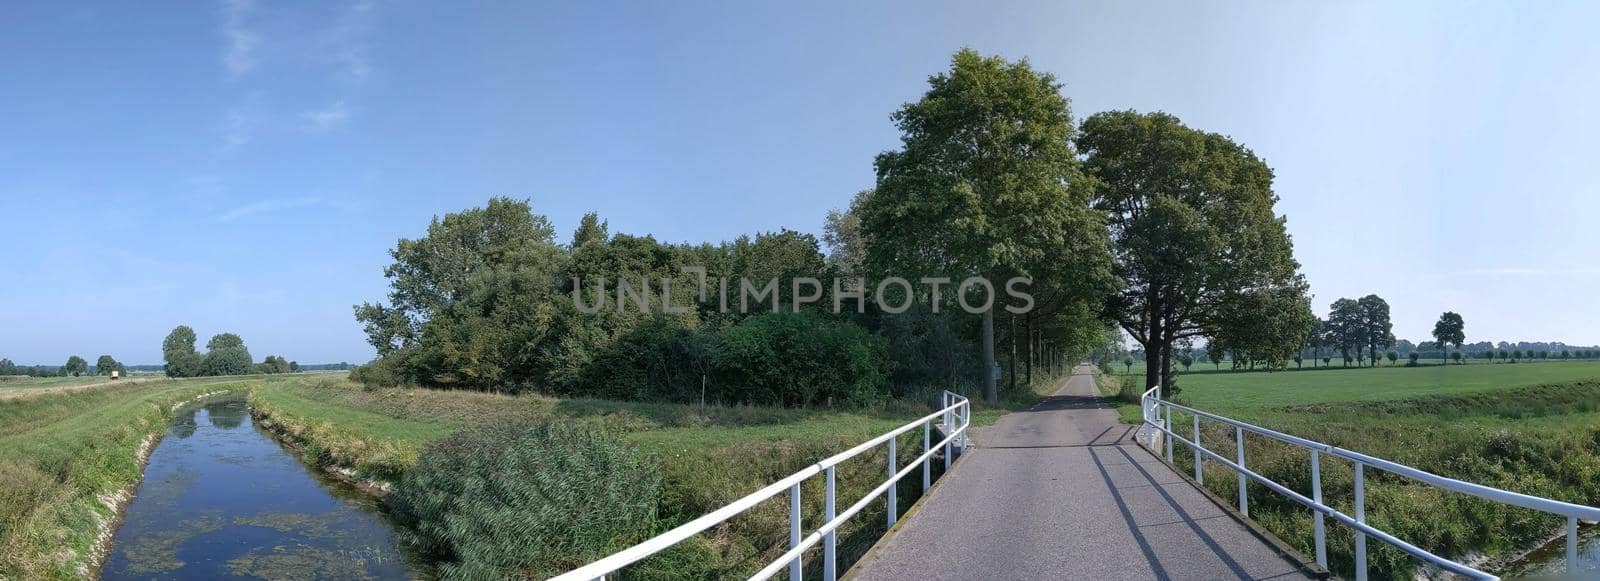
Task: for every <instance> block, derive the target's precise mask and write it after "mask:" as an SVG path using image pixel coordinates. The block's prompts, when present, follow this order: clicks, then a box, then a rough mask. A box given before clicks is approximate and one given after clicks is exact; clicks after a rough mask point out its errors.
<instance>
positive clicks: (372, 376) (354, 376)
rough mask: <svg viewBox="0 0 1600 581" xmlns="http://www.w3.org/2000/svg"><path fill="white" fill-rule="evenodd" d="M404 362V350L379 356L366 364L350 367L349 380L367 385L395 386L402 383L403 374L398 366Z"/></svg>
mask: <svg viewBox="0 0 1600 581" xmlns="http://www.w3.org/2000/svg"><path fill="white" fill-rule="evenodd" d="M404 363H405V352H404V351H400V352H396V353H392V354H390V355H389V356H388V357H379V358H377V359H373V360H372V362H371V363H368V364H366V365H357V366H355V367H353V368H351V369H350V380H351V381H354V382H356V383H360V384H362V385H366V386H368V387H396V386H398V385H400V384H401V383H403V380H404V377H405V376H404V375H403V374H402V373H401V370H400V368H401V366H402V365H404Z"/></svg>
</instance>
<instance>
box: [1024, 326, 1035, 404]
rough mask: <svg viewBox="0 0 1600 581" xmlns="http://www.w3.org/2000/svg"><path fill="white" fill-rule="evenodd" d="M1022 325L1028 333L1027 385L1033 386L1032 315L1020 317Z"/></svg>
mask: <svg viewBox="0 0 1600 581" xmlns="http://www.w3.org/2000/svg"><path fill="white" fill-rule="evenodd" d="M1022 323H1023V327H1025V328H1026V332H1027V334H1028V352H1027V353H1028V361H1027V363H1028V386H1029V387H1030V388H1031V387H1033V315H1028V316H1027V317H1024V318H1023V319H1022Z"/></svg>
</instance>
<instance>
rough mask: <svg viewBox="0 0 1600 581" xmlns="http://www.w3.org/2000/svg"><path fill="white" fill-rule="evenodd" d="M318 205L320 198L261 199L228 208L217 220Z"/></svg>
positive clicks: (320, 203) (226, 220) (320, 202)
mask: <svg viewBox="0 0 1600 581" xmlns="http://www.w3.org/2000/svg"><path fill="white" fill-rule="evenodd" d="M319 205H322V199H321V198H290V199H278V200H262V201H259V202H254V203H250V204H245V205H243V206H239V207H237V208H234V209H232V210H229V211H227V212H226V213H223V214H222V215H221V216H217V220H219V221H222V222H232V221H234V220H238V219H240V218H244V217H247V216H255V215H258V214H267V213H271V212H282V211H284V210H296V209H300V208H309V207H312V206H319Z"/></svg>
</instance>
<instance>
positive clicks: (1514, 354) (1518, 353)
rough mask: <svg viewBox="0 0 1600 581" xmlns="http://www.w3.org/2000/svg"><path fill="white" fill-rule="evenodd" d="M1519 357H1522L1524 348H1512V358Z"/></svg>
mask: <svg viewBox="0 0 1600 581" xmlns="http://www.w3.org/2000/svg"><path fill="white" fill-rule="evenodd" d="M1519 359H1522V350H1521V349H1515V350H1512V351H1511V360H1512V361H1517V360H1519Z"/></svg>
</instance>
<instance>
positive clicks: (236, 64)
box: [222, 0, 261, 78]
mask: <svg viewBox="0 0 1600 581" xmlns="http://www.w3.org/2000/svg"><path fill="white" fill-rule="evenodd" d="M254 10H255V0H223V2H222V37H223V39H224V40H225V41H226V46H225V47H224V48H223V52H222V65H223V67H224V68H226V69H227V70H228V75H229V76H231V77H234V78H238V77H241V76H244V74H245V73H248V72H250V69H252V68H255V66H256V54H255V53H256V47H257V46H259V45H260V44H261V35H260V33H257V32H256V31H255V30H252V29H250V28H249V27H248V26H246V25H245V20H247V19H248V18H249V16H250V13H251V12H253V11H254Z"/></svg>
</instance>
